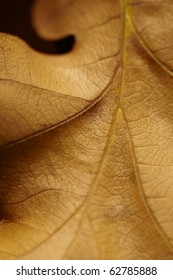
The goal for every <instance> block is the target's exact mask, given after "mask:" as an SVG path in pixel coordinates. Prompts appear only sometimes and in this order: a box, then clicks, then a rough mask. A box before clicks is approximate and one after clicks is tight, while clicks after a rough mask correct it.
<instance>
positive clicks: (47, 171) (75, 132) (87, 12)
mask: <svg viewBox="0 0 173 280" xmlns="http://www.w3.org/2000/svg"><path fill="white" fill-rule="evenodd" d="M171 11H173V4H172V1H170V0H167V1H164V2H163V1H160V0H158V1H154V0H143V1H141V0H139V1H138V0H130V1H129V2H128V3H127V2H126V1H118V0H116V1H113V0H109V1H108V0H95V1H91V0H89V1H82V0H80V1H77V0H76V1H69V0H68V1H67V0H66V1H64V0H63V1H60V0H59V1H55V0H54V1H51V3H50V1H48V0H38V1H37V2H36V3H35V6H34V8H33V25H34V27H35V29H36V30H37V32H38V34H39V35H40V36H41V37H44V38H46V39H48V40H55V39H58V38H61V37H64V36H66V35H68V34H74V35H75V37H76V45H75V47H74V50H72V51H71V53H69V54H66V55H64V56H53V57H52V56H48V55H43V54H41V53H38V52H36V51H34V50H32V49H31V48H30V47H29V46H27V45H26V44H25V43H24V42H23V41H21V40H19V38H18V37H13V36H11V35H7V34H1V35H0V46H1V50H2V51H1V53H0V65H1V66H0V69H1V72H0V88H1V90H0V100H1V102H0V106H1V107H0V108H1V111H0V123H1V133H0V134H1V138H0V139H1V140H0V141H1V142H0V143H1V151H0V163H1V171H0V213H1V217H0V218H1V225H0V239H1V243H0V244H1V247H0V257H1V259H16V258H22V259H172V258H173V207H172V204H173V190H172V183H173V176H172V174H173V123H172V121H173V113H172V112H173V110H172V109H173V108H172V107H173V94H172V88H173V78H172V53H173V52H172V34H173V33H172V32H173V24H172V19H171V18H172V14H173V13H172V12H171ZM165 26H166V27H167V28H165ZM38 134H41V135H38ZM31 138H32V139H31Z"/></svg>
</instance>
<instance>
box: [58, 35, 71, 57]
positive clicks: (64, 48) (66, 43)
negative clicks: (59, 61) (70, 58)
mask: <svg viewBox="0 0 173 280" xmlns="http://www.w3.org/2000/svg"><path fill="white" fill-rule="evenodd" d="M74 44H75V37H74V36H73V35H69V36H67V37H65V38H63V39H61V40H58V41H55V48H56V51H57V53H59V54H63V53H68V52H70V51H71V50H72V49H73V47H74Z"/></svg>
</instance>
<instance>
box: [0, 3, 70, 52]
mask: <svg viewBox="0 0 173 280" xmlns="http://www.w3.org/2000/svg"><path fill="white" fill-rule="evenodd" d="M32 3H33V0H15V1H12V0H5V1H2V3H1V6H0V7H1V8H0V32H3V33H8V34H11V35H15V36H18V37H19V38H21V39H22V40H24V41H25V42H26V43H27V44H28V45H30V46H31V47H32V48H33V49H35V50H37V51H40V52H44V53H48V54H65V53H68V52H70V51H71V50H72V49H73V47H74V44H75V37H74V36H73V35H69V36H67V37H65V38H63V39H60V40H57V41H46V40H43V39H41V38H39V36H37V34H36V33H35V31H34V29H33V27H32V25H31V18H30V12H31V5H32Z"/></svg>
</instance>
